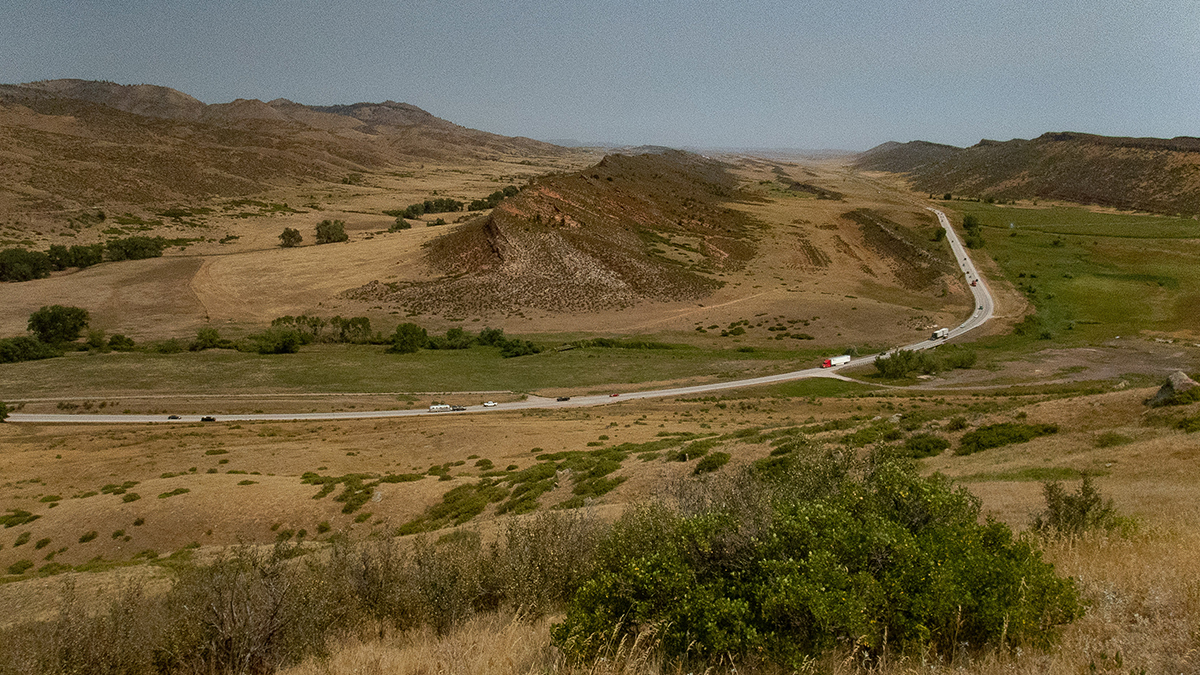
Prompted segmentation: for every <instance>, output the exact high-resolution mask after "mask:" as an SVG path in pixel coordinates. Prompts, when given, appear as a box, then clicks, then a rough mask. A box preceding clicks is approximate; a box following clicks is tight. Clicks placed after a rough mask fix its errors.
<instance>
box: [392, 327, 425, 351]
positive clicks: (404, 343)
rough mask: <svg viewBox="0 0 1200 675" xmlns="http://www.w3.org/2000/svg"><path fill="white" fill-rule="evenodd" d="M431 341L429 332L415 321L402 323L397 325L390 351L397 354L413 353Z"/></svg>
mask: <svg viewBox="0 0 1200 675" xmlns="http://www.w3.org/2000/svg"><path fill="white" fill-rule="evenodd" d="M428 342H429V334H428V333H426V332H425V329H424V328H421V327H420V326H418V325H417V324H415V323H402V324H400V325H399V326H396V332H395V333H393V334H392V346H391V347H389V348H388V351H389V352H392V353H395V354H412V353H414V352H416V351H417V350H419V349H421V348H422V347H424V346H425V345H426V343H428Z"/></svg>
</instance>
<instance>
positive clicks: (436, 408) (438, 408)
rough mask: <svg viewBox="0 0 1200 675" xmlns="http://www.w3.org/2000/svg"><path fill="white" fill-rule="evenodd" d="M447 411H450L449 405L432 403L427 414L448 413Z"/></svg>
mask: <svg viewBox="0 0 1200 675" xmlns="http://www.w3.org/2000/svg"><path fill="white" fill-rule="evenodd" d="M449 411H450V404H449V403H434V404H433V405H431V406H429V412H449Z"/></svg>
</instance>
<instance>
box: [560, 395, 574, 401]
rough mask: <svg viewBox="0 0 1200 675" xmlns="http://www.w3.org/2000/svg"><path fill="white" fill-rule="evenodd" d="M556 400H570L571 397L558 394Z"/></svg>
mask: <svg viewBox="0 0 1200 675" xmlns="http://www.w3.org/2000/svg"><path fill="white" fill-rule="evenodd" d="M558 400H560V401H570V400H571V397H570V396H559V397H558Z"/></svg>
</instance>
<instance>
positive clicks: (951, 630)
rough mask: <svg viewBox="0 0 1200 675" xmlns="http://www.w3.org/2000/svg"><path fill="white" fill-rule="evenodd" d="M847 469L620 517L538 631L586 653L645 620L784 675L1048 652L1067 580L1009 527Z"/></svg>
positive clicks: (877, 471)
mask: <svg viewBox="0 0 1200 675" xmlns="http://www.w3.org/2000/svg"><path fill="white" fill-rule="evenodd" d="M849 468H850V467H849V466H848V464H847V463H846V462H845V461H844V460H837V459H827V460H822V461H810V462H809V463H808V464H807V465H796V466H795V467H793V471H792V472H791V473H790V474H788V478H787V480H786V481H783V482H781V483H778V484H775V486H774V488H773V489H769V490H768V489H767V486H762V485H761V484H750V485H751V486H752V487H751V488H748V489H747V490H744V491H743V492H742V493H741V495H740V498H739V499H715V498H714V499H709V500H707V501H706V502H705V506H704V507H703V508H698V509H694V510H692V511H691V512H689V513H683V512H679V511H673V510H670V509H668V508H666V507H665V506H647V507H643V508H639V509H635V510H633V511H631V512H629V513H627V514H626V515H625V516H624V517H622V518H621V519H620V520H619V521H618V522H617V523H616V524H615V526H614V527H613V529H612V531H611V532H610V533H609V535H608V536H607V537H606V538H605V540H604V541H603V542H602V543H601V544H600V547H599V549H598V552H597V559H596V563H595V564H596V567H595V568H594V571H593V572H592V573H591V575H590V578H589V579H588V580H587V581H586V582H585V583H584V585H583V587H582V588H581V589H580V590H579V592H578V593H576V594H575V596H574V598H573V600H572V601H571V603H570V605H569V606H568V609H567V614H566V619H565V621H564V622H563V623H561V624H557V625H556V626H554V628H553V629H552V636H553V640H554V643H555V645H556V646H558V647H559V648H560V649H562V650H563V651H564V652H566V653H567V654H568V655H571V656H574V657H584V658H588V657H594V656H595V655H596V654H597V653H598V652H599V650H601V649H602V648H603V647H604V646H605V645H608V644H612V643H613V642H615V641H617V640H622V639H624V640H631V639H633V638H634V636H635V635H636V633H637V632H638V631H639V630H642V629H644V628H645V627H648V626H655V627H656V628H657V632H656V635H655V639H656V640H657V641H658V643H659V644H660V645H661V648H662V649H663V651H664V653H665V655H666V656H667V657H669V658H683V657H684V656H685V655H686V656H687V657H688V658H695V657H699V658H702V659H706V660H709V661H710V662H714V661H717V660H723V659H729V660H744V659H750V658H753V659H763V660H766V661H771V662H774V663H777V664H779V665H782V666H785V667H788V668H797V667H799V666H800V664H801V663H803V662H805V661H806V660H807V659H809V658H812V657H814V656H817V655H819V654H820V653H821V652H823V651H824V650H827V649H832V648H836V647H837V646H838V645H845V644H854V645H858V646H859V647H861V648H862V649H864V650H868V651H870V652H877V651H878V650H880V649H882V648H883V645H884V643H885V640H886V643H887V644H888V645H889V647H891V648H898V649H900V650H904V651H911V652H914V653H922V652H924V653H929V652H933V653H952V652H954V651H956V650H958V649H960V648H961V647H962V646H964V645H965V646H975V647H979V646H984V645H995V646H998V645H999V644H1000V641H1001V639H1004V640H1005V641H1006V642H1007V643H1009V644H1016V645H1028V646H1046V645H1048V644H1049V643H1051V642H1052V641H1053V640H1054V639H1055V636H1056V632H1055V630H1054V628H1055V627H1057V626H1059V625H1062V624H1065V623H1067V622H1070V621H1072V620H1074V619H1075V618H1077V617H1079V616H1080V615H1081V614H1082V611H1083V607H1082V605H1081V604H1080V601H1079V597H1078V592H1077V590H1076V588H1075V585H1074V583H1073V581H1072V580H1070V579H1064V578H1060V577H1058V576H1056V575H1055V573H1054V567H1053V566H1052V565H1051V564H1049V563H1046V562H1044V561H1043V560H1042V559H1041V555H1040V553H1039V551H1038V550H1037V549H1035V548H1034V547H1033V545H1032V544H1031V543H1030V542H1028V541H1024V540H1019V539H1015V538H1014V537H1013V535H1012V532H1011V531H1010V530H1009V528H1008V526H1006V525H1004V524H1001V523H996V522H991V521H989V522H986V523H982V524H981V523H980V522H979V515H980V511H979V502H978V500H977V499H975V498H974V497H972V496H971V495H970V494H969V493H968V492H966V491H965V490H963V489H956V488H955V487H954V486H953V485H951V484H950V483H949V481H948V480H947V479H945V478H943V477H940V476H934V477H930V478H922V477H920V476H918V475H917V474H916V473H915V471H914V470H912V469H911V468H906V467H905V466H904V465H902V464H898V463H892V462H889V461H884V460H879V461H876V462H874V463H872V464H869V465H867V466H865V467H863V468H862V469H861V470H849ZM754 485H758V487H753V486H754Z"/></svg>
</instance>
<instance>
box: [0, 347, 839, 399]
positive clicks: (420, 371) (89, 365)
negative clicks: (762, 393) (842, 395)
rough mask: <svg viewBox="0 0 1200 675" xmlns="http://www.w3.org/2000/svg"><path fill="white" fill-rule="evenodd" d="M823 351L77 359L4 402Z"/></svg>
mask: <svg viewBox="0 0 1200 675" xmlns="http://www.w3.org/2000/svg"><path fill="white" fill-rule="evenodd" d="M822 353H823V352H817V351H813V350H783V349H780V350H761V349H760V350H756V351H753V352H739V351H737V350H735V349H699V348H690V347H677V348H674V349H654V350H649V349H591V348H589V349H573V350H570V351H564V352H557V351H553V350H549V351H547V352H544V353H542V354H537V355H533V356H522V357H518V358H511V359H505V358H502V357H501V356H500V352H499V349H496V348H492V347H472V348H471V349H466V350H445V351H425V350H422V351H420V352H418V353H416V354H408V355H399V354H388V353H386V352H385V351H384V348H383V347H381V346H354V345H309V346H306V347H303V348H302V349H301V351H300V352H299V353H297V354H281V355H259V354H249V353H240V352H235V351H228V350H209V351H203V352H185V353H180V354H168V355H164V354H147V353H115V352H114V353H109V354H85V353H72V354H68V355H67V356H66V357H64V358H56V359H46V360H44V361H29V362H24V363H15V364H6V365H5V366H3V369H4V377H3V380H2V381H0V400H8V401H12V400H19V399H29V398H52V397H67V396H70V397H80V396H96V397H102V396H104V395H106V394H109V395H116V394H117V393H123V394H130V393H136V394H146V395H164V394H173V395H178V394H221V393H230V394H234V393H261V392H273V393H305V392H330V393H336V392H368V393H370V392H445V391H516V392H536V391H538V390H541V389H544V388H555V389H567V390H570V389H576V390H580V391H579V393H580V394H583V393H587V392H589V391H607V390H608V388H622V387H624V386H628V385H638V384H641V383H645V382H655V381H666V380H674V379H679V378H689V377H708V376H713V377H716V378H718V379H722V380H726V379H735V378H739V377H753V376H757V375H765V374H770V373H777V372H785V371H789V370H798V369H801V368H809V367H812V366H813V365H816V362H817V358H818V356H820V355H821V354H822Z"/></svg>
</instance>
